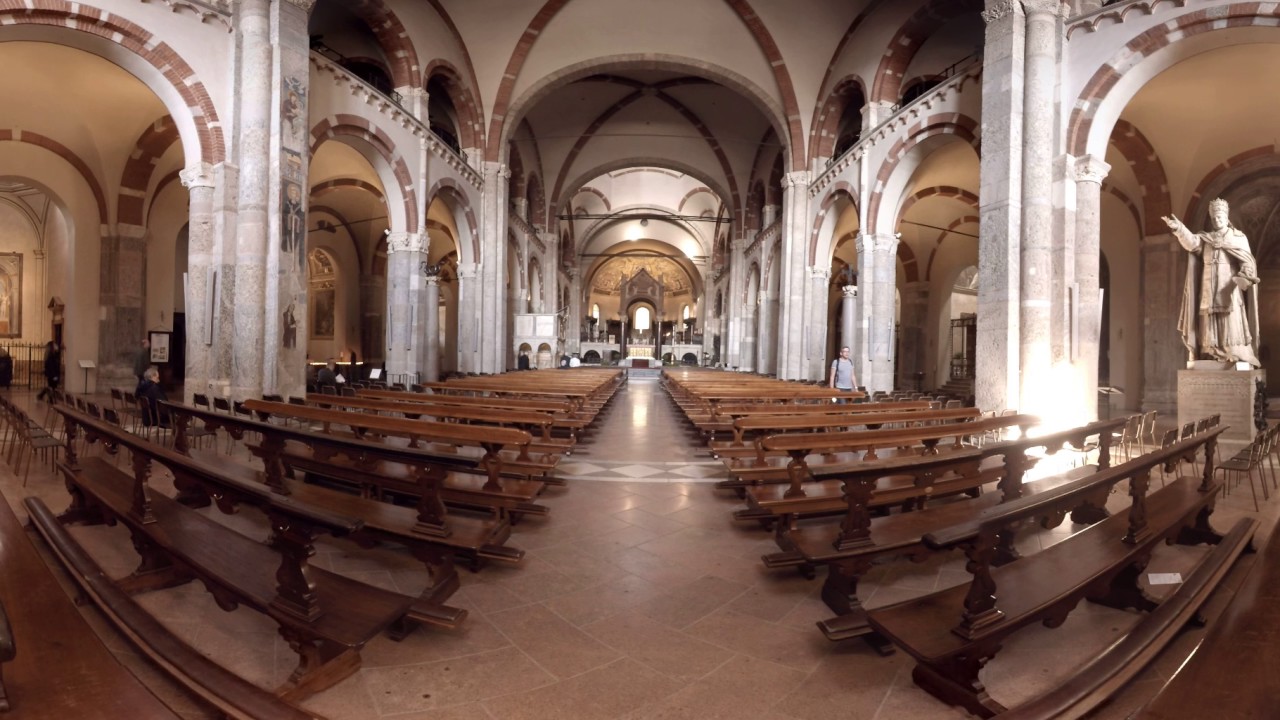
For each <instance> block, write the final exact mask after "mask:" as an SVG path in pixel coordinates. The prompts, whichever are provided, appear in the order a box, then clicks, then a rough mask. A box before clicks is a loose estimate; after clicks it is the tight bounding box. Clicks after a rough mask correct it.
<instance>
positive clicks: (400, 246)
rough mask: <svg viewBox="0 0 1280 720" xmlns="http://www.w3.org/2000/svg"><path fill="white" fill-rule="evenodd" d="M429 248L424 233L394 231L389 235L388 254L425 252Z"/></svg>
mask: <svg viewBox="0 0 1280 720" xmlns="http://www.w3.org/2000/svg"><path fill="white" fill-rule="evenodd" d="M426 249H427V236H426V234H424V233H407V232H393V233H391V234H390V235H387V254H388V255H393V254H395V253H399V252H423V251H425V250H426Z"/></svg>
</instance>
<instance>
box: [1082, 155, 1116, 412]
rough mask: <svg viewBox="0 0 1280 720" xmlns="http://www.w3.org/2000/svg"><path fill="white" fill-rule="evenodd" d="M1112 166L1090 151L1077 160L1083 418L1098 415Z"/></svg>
mask: <svg viewBox="0 0 1280 720" xmlns="http://www.w3.org/2000/svg"><path fill="white" fill-rule="evenodd" d="M1109 172H1111V166H1110V165H1108V164H1107V163H1106V162H1104V161H1103V160H1102V158H1099V157H1096V156H1093V155H1090V156H1087V157H1083V158H1079V159H1077V160H1076V258H1075V261H1076V262H1075V275H1076V288H1077V289H1076V292H1077V293H1079V297H1078V299H1077V301H1076V313H1077V315H1076V320H1075V324H1076V331H1075V343H1076V345H1075V348H1074V351H1075V353H1074V354H1075V358H1076V362H1075V364H1076V369H1077V377H1079V378H1080V382H1081V387H1080V390H1079V394H1078V397H1079V399H1080V401H1081V403H1082V404H1083V410H1084V419H1086V420H1094V419H1096V418H1097V417H1098V350H1099V347H1100V345H1101V332H1102V301H1101V298H1099V297H1098V272H1099V267H1100V265H1101V261H1100V257H1101V254H1102V181H1103V179H1105V178H1106V177H1107V173H1109Z"/></svg>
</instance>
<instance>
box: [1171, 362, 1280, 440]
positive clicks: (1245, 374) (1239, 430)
mask: <svg viewBox="0 0 1280 720" xmlns="http://www.w3.org/2000/svg"><path fill="white" fill-rule="evenodd" d="M1266 379H1267V371H1266V370H1179V371H1178V427H1179V428H1181V427H1182V426H1183V425H1184V424H1186V423H1189V422H1195V421H1197V420H1199V419H1201V418H1203V417H1207V416H1209V415H1221V416H1222V424H1223V425H1226V426H1228V427H1227V431H1226V432H1224V433H1222V434H1221V435H1219V436H1218V459H1219V460H1221V459H1222V458H1228V457H1231V456H1232V455H1234V454H1235V453H1236V451H1238V450H1240V449H1241V448H1243V447H1245V446H1246V445H1248V444H1249V443H1251V442H1253V437H1254V435H1255V434H1256V433H1257V431H1256V430H1255V429H1254V427H1253V411H1254V393H1255V392H1256V386H1255V382H1256V381H1257V380H1262V381H1263V382H1266Z"/></svg>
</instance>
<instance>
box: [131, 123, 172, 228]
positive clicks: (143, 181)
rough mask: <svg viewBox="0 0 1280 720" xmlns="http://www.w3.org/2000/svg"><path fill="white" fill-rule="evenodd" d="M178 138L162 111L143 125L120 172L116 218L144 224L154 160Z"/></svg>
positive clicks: (154, 165)
mask: <svg viewBox="0 0 1280 720" xmlns="http://www.w3.org/2000/svg"><path fill="white" fill-rule="evenodd" d="M177 141H178V126H177V125H175V124H174V122H173V118H171V117H169V116H168V115H165V116H164V117H162V118H160V119H159V120H156V121H155V122H154V123H152V124H150V125H148V126H147V128H146V129H145V130H143V131H142V134H141V135H140V136H139V137H138V141H137V142H136V143H134V148H133V152H132V153H130V154H129V159H128V160H127V161H126V162H125V164H124V171H123V172H122V173H121V176H120V195H119V197H118V198H117V200H116V222H118V223H124V224H127V225H138V226H141V225H143V224H145V222H146V220H145V217H144V208H145V202H146V199H147V188H148V186H150V184H151V176H152V174H154V173H155V169H156V163H157V162H159V160H160V158H161V157H162V156H163V155H164V153H165V151H166V150H168V149H169V147H170V146H171V145H173V144H174V143H175V142H177Z"/></svg>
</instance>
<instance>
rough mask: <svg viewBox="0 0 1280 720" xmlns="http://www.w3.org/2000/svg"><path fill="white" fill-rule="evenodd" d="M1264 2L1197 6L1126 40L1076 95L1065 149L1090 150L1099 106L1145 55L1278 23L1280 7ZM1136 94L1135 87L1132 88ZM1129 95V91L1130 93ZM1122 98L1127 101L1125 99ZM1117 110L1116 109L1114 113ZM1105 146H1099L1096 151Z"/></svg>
mask: <svg viewBox="0 0 1280 720" xmlns="http://www.w3.org/2000/svg"><path fill="white" fill-rule="evenodd" d="M1267 5H1268V4H1267V3H1256V2H1254V3H1237V4H1231V5H1226V6H1223V7H1221V8H1217V9H1215V11H1212V12H1211V11H1209V10H1200V11H1198V12H1193V13H1188V14H1185V15H1180V16H1178V17H1176V18H1174V19H1172V20H1170V21H1169V22H1166V23H1163V24H1160V25H1157V26H1156V27H1153V28H1151V29H1150V30H1147V31H1146V32H1144V33H1142V34H1140V35H1138V36H1137V37H1135V38H1132V39H1131V40H1129V42H1127V43H1125V46H1124V47H1123V48H1122V49H1120V50H1119V51H1117V52H1116V54H1115V55H1113V56H1112V57H1111V59H1110V60H1108V61H1107V62H1105V63H1103V64H1102V65H1101V66H1100V67H1099V68H1098V70H1097V71H1096V72H1094V74H1093V76H1092V77H1091V78H1089V81H1088V82H1086V83H1085V85H1084V89H1083V90H1082V91H1081V92H1080V96H1079V97H1078V98H1076V102H1075V105H1074V107H1073V109H1072V110H1071V117H1070V118H1069V119H1068V121H1067V152H1068V153H1070V154H1072V155H1075V156H1076V157H1080V156H1083V155H1087V154H1089V152H1090V150H1089V140H1090V134H1091V132H1092V129H1093V124H1094V121H1095V119H1097V115H1098V111H1099V109H1100V108H1101V107H1102V106H1103V105H1105V104H1106V103H1104V100H1105V99H1106V98H1107V95H1108V94H1109V93H1110V92H1111V90H1112V89H1113V88H1114V87H1115V86H1116V83H1118V82H1120V78H1121V76H1122V75H1123V74H1124V73H1126V72H1129V71H1131V70H1132V69H1134V68H1135V67H1137V66H1138V65H1140V64H1142V62H1143V61H1145V60H1147V59H1148V58H1151V57H1154V56H1155V55H1157V54H1159V53H1161V52H1162V51H1163V50H1165V49H1166V48H1168V47H1170V46H1171V45H1174V44H1176V43H1177V42H1178V41H1179V40H1182V39H1185V38H1188V37H1191V36H1193V35H1201V34H1204V33H1210V32H1215V31H1219V30H1226V29H1231V28H1241V27H1270V28H1274V27H1276V26H1277V25H1280V7H1277V6H1274V5H1272V6H1271V7H1270V9H1269V12H1267V13H1263V12H1261V9H1262V8H1263V7H1267ZM1134 92H1135V94H1136V92H1137V90H1135V91H1134ZM1130 98H1132V95H1131V96H1130ZM1124 102H1126V103H1127V102H1128V99H1125V100H1124ZM1118 115H1119V113H1117V116H1118ZM1104 149H1105V148H1100V149H1099V154H1100V153H1101V151H1102V150H1104Z"/></svg>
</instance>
